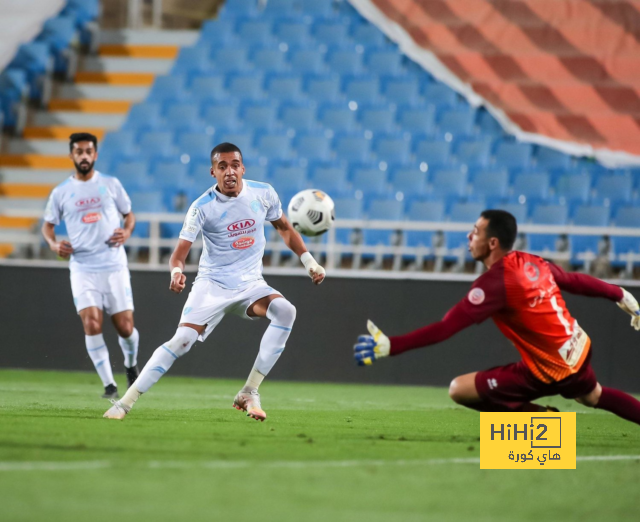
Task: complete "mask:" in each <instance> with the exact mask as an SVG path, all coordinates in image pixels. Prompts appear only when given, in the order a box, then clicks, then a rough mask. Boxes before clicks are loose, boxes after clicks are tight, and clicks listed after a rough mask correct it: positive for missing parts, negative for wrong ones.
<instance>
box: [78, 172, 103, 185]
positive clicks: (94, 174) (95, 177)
mask: <svg viewBox="0 0 640 522" xmlns="http://www.w3.org/2000/svg"><path fill="white" fill-rule="evenodd" d="M99 177H100V172H98V171H97V170H94V172H93V176H91V179H89V180H87V181H80V180H79V179H78V178H76V175H75V174H72V175H71V181H74V182H75V183H82V184H85V183H97V182H98V178H99Z"/></svg>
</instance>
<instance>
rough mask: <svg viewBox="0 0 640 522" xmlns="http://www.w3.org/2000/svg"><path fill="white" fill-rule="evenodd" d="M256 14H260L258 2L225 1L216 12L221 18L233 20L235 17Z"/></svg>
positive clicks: (253, 15)
mask: <svg viewBox="0 0 640 522" xmlns="http://www.w3.org/2000/svg"><path fill="white" fill-rule="evenodd" d="M258 14H260V11H259V10H258V2H254V1H248V2H225V3H224V5H222V6H221V9H220V11H219V12H218V17H219V19H222V20H229V19H231V20H233V19H235V18H236V17H239V18H245V17H255V16H257V15H258Z"/></svg>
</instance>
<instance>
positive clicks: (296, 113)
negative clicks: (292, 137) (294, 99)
mask: <svg viewBox="0 0 640 522" xmlns="http://www.w3.org/2000/svg"><path fill="white" fill-rule="evenodd" d="M317 112H318V111H317V107H316V105H315V104H314V103H310V102H301V103H287V104H284V105H283V106H282V107H281V108H280V121H282V124H283V125H284V126H285V127H286V128H288V129H294V130H295V131H310V130H312V129H313V128H315V127H317V126H318V122H317V120H316V115H317Z"/></svg>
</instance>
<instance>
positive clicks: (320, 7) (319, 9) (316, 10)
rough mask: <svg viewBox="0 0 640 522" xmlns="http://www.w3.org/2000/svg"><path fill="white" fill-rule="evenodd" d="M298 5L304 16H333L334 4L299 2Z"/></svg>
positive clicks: (315, 1)
mask: <svg viewBox="0 0 640 522" xmlns="http://www.w3.org/2000/svg"><path fill="white" fill-rule="evenodd" d="M298 5H299V6H300V9H301V10H302V12H303V13H304V14H308V15H314V16H316V17H320V16H325V17H329V16H331V15H332V14H333V2H326V1H319V0H298Z"/></svg>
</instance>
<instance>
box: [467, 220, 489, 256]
mask: <svg viewBox="0 0 640 522" xmlns="http://www.w3.org/2000/svg"><path fill="white" fill-rule="evenodd" d="M487 224H488V221H487V220H486V219H485V218H483V217H481V218H479V219H478V221H476V224H475V225H474V226H473V230H472V231H471V232H469V235H467V239H469V253H470V254H471V257H473V259H475V260H476V261H483V260H485V259H486V258H487V257H489V254H490V253H491V246H490V241H489V238H488V237H487Z"/></svg>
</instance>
